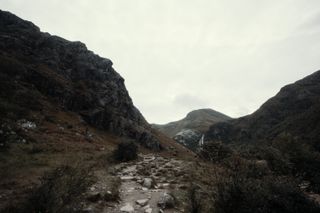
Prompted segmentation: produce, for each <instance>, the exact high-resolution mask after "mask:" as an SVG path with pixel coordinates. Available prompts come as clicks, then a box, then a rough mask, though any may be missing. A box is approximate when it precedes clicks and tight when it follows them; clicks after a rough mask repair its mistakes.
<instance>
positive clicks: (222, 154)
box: [199, 142, 233, 162]
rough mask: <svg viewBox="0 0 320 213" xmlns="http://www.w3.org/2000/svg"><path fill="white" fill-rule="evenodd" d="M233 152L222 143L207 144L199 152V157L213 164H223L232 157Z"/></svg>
mask: <svg viewBox="0 0 320 213" xmlns="http://www.w3.org/2000/svg"><path fill="white" fill-rule="evenodd" d="M232 153H233V151H232V149H231V148H229V147H228V146H227V145H225V144H223V143H221V142H207V143H206V144H205V145H204V146H203V147H202V149H200V151H199V155H200V156H201V157H202V158H204V159H207V160H209V161H211V162H221V161H222V160H223V159H225V158H228V157H230V156H231V155H232Z"/></svg>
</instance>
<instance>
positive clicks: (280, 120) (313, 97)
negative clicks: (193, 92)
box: [205, 71, 320, 192]
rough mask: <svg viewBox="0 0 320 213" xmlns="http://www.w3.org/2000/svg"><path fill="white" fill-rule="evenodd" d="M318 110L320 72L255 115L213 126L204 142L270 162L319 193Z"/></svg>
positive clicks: (283, 92) (288, 88)
mask: <svg viewBox="0 0 320 213" xmlns="http://www.w3.org/2000/svg"><path fill="white" fill-rule="evenodd" d="M319 110H320V71H317V72H315V73H313V74H311V75H309V76H307V77H305V78H303V79H302V80H299V81H297V82H295V83H293V84H290V85H287V86H285V87H283V88H282V89H281V90H280V92H279V93H278V94H277V95H276V96H274V97H273V98H271V99H270V100H268V101H267V102H266V103H264V104H263V105H262V106H261V107H260V108H259V109H258V110H257V111H256V112H254V113H253V114H251V115H248V116H245V117H242V118H239V119H234V120H230V121H227V122H221V123H217V124H214V125H212V126H211V127H210V129H209V130H208V131H207V133H206V135H205V140H206V142H205V143H207V144H208V146H207V148H208V150H210V149H212V148H213V149H216V148H217V146H218V147H220V148H221V147H225V148H226V147H229V148H232V149H233V150H237V151H238V152H239V153H240V154H241V155H242V156H244V157H246V158H251V159H252V158H253V159H254V158H255V159H259V160H261V159H263V160H267V161H268V164H269V166H270V167H273V168H272V169H273V170H274V171H275V172H277V173H279V174H288V173H289V174H291V175H294V176H296V177H299V178H300V179H302V180H305V181H307V182H309V190H310V191H316V192H320V179H319V177H320V153H319V151H320V148H319V147H320V143H319V140H320V111H319ZM221 142H222V144H221ZM213 144H215V145H213ZM217 144H219V145H217ZM210 146H211V147H210ZM214 146H216V147H215V148H214ZM209 152H210V151H209Z"/></svg>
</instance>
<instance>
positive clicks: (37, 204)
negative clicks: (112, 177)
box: [22, 166, 93, 213]
mask: <svg viewBox="0 0 320 213" xmlns="http://www.w3.org/2000/svg"><path fill="white" fill-rule="evenodd" d="M92 177H93V176H92V174H91V172H90V170H89V169H84V168H80V167H70V166H62V167H59V168H57V169H55V170H53V171H51V172H49V173H47V174H45V175H44V176H43V177H42V178H41V184H40V186H39V187H37V188H36V189H34V190H33V191H32V193H31V196H30V197H29V199H27V202H26V204H25V206H24V207H23V208H22V209H23V210H22V212H48V213H51V212H70V211H72V210H74V207H75V206H76V204H77V201H78V200H79V198H80V195H81V194H82V193H83V192H85V190H86V189H87V187H88V186H89V185H90V184H91V183H92Z"/></svg>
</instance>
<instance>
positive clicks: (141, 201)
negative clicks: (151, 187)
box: [136, 199, 149, 206]
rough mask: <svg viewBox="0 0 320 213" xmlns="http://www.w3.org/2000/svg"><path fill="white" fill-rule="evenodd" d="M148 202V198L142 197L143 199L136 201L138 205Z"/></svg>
mask: <svg viewBox="0 0 320 213" xmlns="http://www.w3.org/2000/svg"><path fill="white" fill-rule="evenodd" d="M148 202H149V200H148V199H141V200H137V201H136V203H137V204H138V205H140V206H145V205H147V204H148Z"/></svg>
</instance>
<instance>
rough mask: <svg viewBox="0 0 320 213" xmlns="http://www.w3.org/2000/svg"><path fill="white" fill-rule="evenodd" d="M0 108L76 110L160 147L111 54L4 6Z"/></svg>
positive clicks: (8, 111)
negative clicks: (42, 26)
mask: <svg viewBox="0 0 320 213" xmlns="http://www.w3.org/2000/svg"><path fill="white" fill-rule="evenodd" d="M0 79H1V82H0V100H1V106H0V114H1V115H2V120H3V119H18V114H19V113H20V112H21V113H24V114H25V113H27V112H28V111H32V110H36V111H41V110H42V111H43V110H44V102H48V103H50V104H51V105H53V106H56V107H59V108H61V109H63V110H66V111H72V112H75V113H77V114H78V115H80V116H81V117H82V119H83V120H84V121H85V122H87V123H88V124H90V125H93V126H95V127H97V128H101V129H104V130H109V131H111V132H113V133H115V134H117V135H120V136H128V137H130V138H133V139H136V140H138V141H139V142H141V143H142V144H143V145H145V146H146V147H149V148H153V149H159V143H158V141H157V139H156V138H155V137H154V136H153V135H152V134H151V133H150V126H149V124H148V123H147V122H146V120H145V119H144V118H143V116H142V115H141V113H140V112H139V111H138V109H137V108H135V106H134V105H133V103H132V100H131V98H130V96H129V94H128V92H127V90H126V88H125V85H124V79H123V78H122V77H121V76H120V75H119V74H118V73H117V72H116V71H115V70H114V69H113V68H112V62H111V61H110V60H109V59H106V58H102V57H99V56H98V55H96V54H94V53H93V52H92V51H90V50H88V49H87V48H86V46H85V44H83V43H81V42H70V41H67V40H65V39H63V38H60V37H57V36H51V35H50V34H48V33H42V32H41V31H40V29H39V28H38V27H37V26H35V25H34V24H32V23H31V22H28V21H24V20H22V19H20V18H18V17H16V16H15V15H13V14H11V13H9V12H4V11H0Z"/></svg>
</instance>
